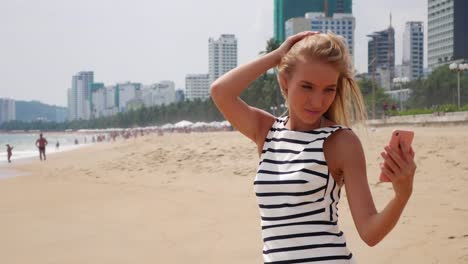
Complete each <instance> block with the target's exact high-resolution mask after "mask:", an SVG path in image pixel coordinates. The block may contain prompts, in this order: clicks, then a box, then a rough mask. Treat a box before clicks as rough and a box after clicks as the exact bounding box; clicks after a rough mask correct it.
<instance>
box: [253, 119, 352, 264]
mask: <svg viewBox="0 0 468 264" xmlns="http://www.w3.org/2000/svg"><path fill="white" fill-rule="evenodd" d="M286 120H287V117H280V118H278V119H277V120H276V121H275V123H274V124H273V126H272V128H271V129H270V131H269V132H268V135H267V137H266V139H265V144H264V146H263V151H262V154H261V157H260V165H259V168H258V170H257V175H256V177H255V182H254V190H255V194H256V196H257V200H258V204H259V207H260V216H261V226H262V238H263V260H264V263H268V264H289V263H321V264H322V263H323V264H331V263H333V264H338V263H343V264H344V263H347V264H350V263H355V261H354V258H353V255H352V254H351V252H350V251H349V250H348V248H347V247H346V238H345V236H344V234H343V232H342V231H341V230H340V229H339V227H338V223H337V221H338V213H337V210H338V208H337V204H338V201H339V199H340V188H339V186H338V185H337V183H336V182H335V180H334V179H333V177H332V176H331V174H330V171H329V170H328V167H327V163H326V161H325V157H324V153H323V143H324V141H325V139H326V138H327V137H328V136H330V135H331V134H332V133H334V132H335V131H338V130H340V129H349V128H345V127H342V126H330V127H323V128H318V129H315V130H312V131H307V132H299V131H292V130H289V129H287V128H286V127H285V125H284V124H285V121H286Z"/></svg>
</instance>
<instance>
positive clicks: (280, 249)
mask: <svg viewBox="0 0 468 264" xmlns="http://www.w3.org/2000/svg"><path fill="white" fill-rule="evenodd" d="M273 67H276V68H277V76H276V77H277V79H278V83H279V88H280V89H281V90H280V91H281V93H282V94H283V97H284V99H285V104H286V105H287V109H288V114H287V115H285V116H280V117H277V116H274V115H273V114H271V113H268V112H266V111H263V110H261V109H258V108H255V107H253V106H249V105H247V104H246V103H245V102H244V101H242V99H241V98H240V95H241V93H242V91H243V90H245V89H246V88H247V87H248V86H249V85H250V84H251V83H252V82H253V81H254V80H255V79H257V78H259V77H260V76H261V75H262V74H264V73H265V72H266V71H268V70H269V69H271V68H273ZM353 74H354V70H353V65H352V60H351V56H350V54H349V51H348V49H347V47H346V44H345V40H344V39H343V38H342V37H340V36H337V35H335V34H333V33H318V32H310V31H309V32H302V33H299V34H296V35H294V36H291V37H289V38H288V39H287V40H286V41H285V42H284V43H283V44H282V45H281V46H280V47H279V48H278V49H276V50H274V51H272V52H270V53H268V54H266V55H264V56H262V57H260V58H258V59H255V60H253V61H251V62H249V63H246V64H244V65H241V66H239V67H237V68H235V69H233V70H231V71H229V72H228V73H226V74H224V75H223V76H221V77H220V78H219V79H217V80H216V81H215V82H213V84H212V85H211V97H212V99H213V101H214V102H215V104H216V106H217V107H218V109H219V110H220V111H221V112H222V113H223V115H224V116H225V117H226V119H227V120H228V121H229V122H230V123H231V124H232V125H233V126H234V127H235V128H237V130H238V131H239V132H240V133H242V134H244V135H245V136H246V137H248V138H250V139H251V140H252V141H253V142H254V143H255V144H256V146H257V150H258V155H259V157H260V163H259V166H258V170H257V173H256V177H255V180H254V182H253V186H254V191H255V194H256V196H257V201H258V206H259V208H260V216H261V221H260V223H261V226H262V230H261V234H262V238H263V239H262V242H263V259H264V262H265V263H320V264H332V263H333V264H351V263H356V257H355V256H354V255H353V254H352V253H351V252H350V250H349V249H348V245H347V242H346V238H345V235H344V233H343V232H342V231H341V230H340V228H339V225H338V224H339V221H338V213H337V210H338V207H337V204H338V202H339V198H340V193H341V192H340V191H341V189H342V187H344V189H345V190H346V195H347V200H348V203H349V208H350V211H351V215H352V217H353V220H354V224H355V227H356V229H357V232H358V233H359V235H360V237H361V239H362V240H363V241H364V242H365V243H366V244H367V245H369V246H374V245H376V244H378V243H379V242H380V241H382V239H384V238H385V236H387V234H388V233H389V232H390V231H391V230H392V229H393V228H394V227H395V225H396V224H397V222H398V220H399V218H400V216H401V214H402V212H403V209H404V208H405V206H406V204H407V202H408V200H409V199H410V197H411V194H412V190H413V179H414V174H415V171H416V165H415V162H414V152H413V150H412V149H411V147H410V146H408V145H405V144H403V143H401V150H402V151H401V152H402V155H399V153H398V152H397V151H395V150H393V149H391V148H390V147H388V146H386V147H385V148H384V150H383V151H382V152H381V156H382V157H383V158H384V162H383V163H382V164H381V167H380V168H381V170H382V172H384V173H385V174H386V175H387V176H388V177H389V178H390V179H391V183H392V184H391V185H390V186H391V187H392V189H393V197H392V199H390V201H389V202H388V203H387V205H386V206H385V208H384V209H383V210H381V211H380V212H379V211H377V209H376V206H375V204H374V201H373V198H372V194H371V191H370V188H369V183H368V180H367V173H366V159H365V156H364V151H363V148H362V145H361V142H360V140H359V138H358V137H357V135H356V134H355V133H354V132H353V130H351V129H350V128H349V126H350V124H351V121H355V122H356V121H364V120H365V113H366V110H365V107H364V103H363V99H362V94H361V90H360V88H359V86H358V85H357V83H356V81H355V80H354V78H353ZM259 99H261V98H259ZM376 176H377V177H378V175H376ZM390 186H389V187H390Z"/></svg>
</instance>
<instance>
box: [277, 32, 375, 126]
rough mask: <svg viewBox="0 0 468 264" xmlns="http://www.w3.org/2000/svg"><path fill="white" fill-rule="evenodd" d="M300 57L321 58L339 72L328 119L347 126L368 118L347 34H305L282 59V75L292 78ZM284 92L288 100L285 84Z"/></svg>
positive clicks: (326, 114) (280, 67) (279, 69)
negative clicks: (355, 76) (346, 42)
mask: <svg viewBox="0 0 468 264" xmlns="http://www.w3.org/2000/svg"><path fill="white" fill-rule="evenodd" d="M299 58H304V59H306V60H317V59H318V60H320V61H322V62H325V63H328V64H330V65H332V67H334V68H335V69H336V70H337V71H338V72H339V77H338V82H337V87H336V97H335V100H334V101H333V103H332V104H331V106H330V108H329V109H328V110H327V112H326V113H325V117H326V118H328V119H330V120H332V121H333V122H335V123H337V124H341V125H345V126H350V124H351V123H352V122H353V123H354V122H361V121H364V120H365V119H366V118H367V115H366V110H365V105H364V100H363V98H362V93H361V89H360V88H359V86H358V84H357V83H356V81H355V80H354V79H353V76H354V68H353V65H352V61H351V56H350V54H349V52H348V48H347V47H346V44H345V40H344V38H343V37H341V36H338V35H335V34H333V33H331V32H328V33H322V34H316V35H311V36H308V37H305V38H304V39H302V40H300V41H298V42H297V43H296V44H294V46H293V47H292V48H291V49H290V50H289V52H288V53H287V54H286V55H285V56H284V57H283V58H282V59H281V62H280V63H279V65H278V68H277V70H278V74H279V75H282V76H284V77H286V78H290V77H291V76H292V74H293V72H294V69H295V67H296V64H297V62H298V60H299ZM281 93H282V94H283V97H285V99H286V101H287V98H286V96H285V93H284V91H283V87H281Z"/></svg>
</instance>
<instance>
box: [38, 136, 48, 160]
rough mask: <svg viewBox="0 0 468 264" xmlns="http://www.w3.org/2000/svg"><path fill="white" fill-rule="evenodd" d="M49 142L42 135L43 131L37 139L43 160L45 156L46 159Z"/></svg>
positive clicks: (40, 157)
mask: <svg viewBox="0 0 468 264" xmlns="http://www.w3.org/2000/svg"><path fill="white" fill-rule="evenodd" d="M47 144H48V142H47V140H46V139H45V138H44V137H43V136H42V133H41V134H39V138H38V139H37V140H36V147H37V148H38V149H39V159H40V160H42V157H44V160H46V146H47Z"/></svg>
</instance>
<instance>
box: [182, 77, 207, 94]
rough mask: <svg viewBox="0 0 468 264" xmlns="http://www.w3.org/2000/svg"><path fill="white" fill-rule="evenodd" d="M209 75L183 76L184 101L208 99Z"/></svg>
mask: <svg viewBox="0 0 468 264" xmlns="http://www.w3.org/2000/svg"><path fill="white" fill-rule="evenodd" d="M209 89H210V75H209V74H187V75H186V76H185V91H186V97H185V98H186V99H187V100H194V99H202V100H205V99H207V98H209V97H210V93H209Z"/></svg>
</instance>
